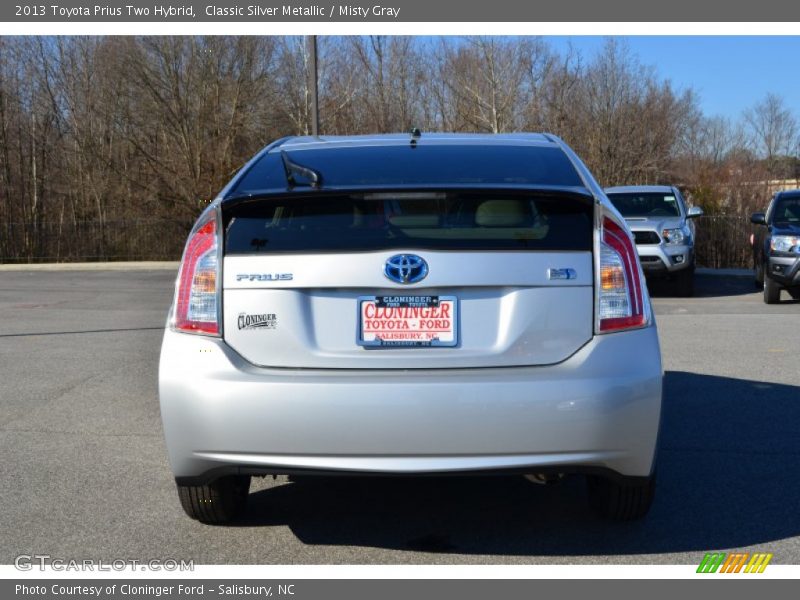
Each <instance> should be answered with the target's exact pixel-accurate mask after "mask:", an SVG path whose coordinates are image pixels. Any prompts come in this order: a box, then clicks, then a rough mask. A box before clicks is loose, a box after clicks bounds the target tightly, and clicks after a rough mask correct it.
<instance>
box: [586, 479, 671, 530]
mask: <svg viewBox="0 0 800 600" xmlns="http://www.w3.org/2000/svg"><path fill="white" fill-rule="evenodd" d="M586 483H587V490H588V494H589V504H590V505H591V507H592V508H593V509H594V511H595V512H596V513H597V514H598V515H600V516H601V517H603V518H604V519H609V520H611V521H635V520H637V519H641V518H643V517H644V516H645V515H646V514H647V513H648V511H649V510H650V506H651V505H652V504H653V499H654V498H655V494H656V476H655V474H653V475H652V476H650V477H642V478H636V479H634V480H624V479H623V480H619V481H618V480H614V479H609V478H607V477H601V476H597V475H589V476H587V478H586Z"/></svg>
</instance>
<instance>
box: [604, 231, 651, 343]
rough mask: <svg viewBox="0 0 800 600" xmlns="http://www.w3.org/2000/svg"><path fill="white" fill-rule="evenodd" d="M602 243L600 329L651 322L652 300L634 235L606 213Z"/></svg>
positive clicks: (641, 324) (610, 329) (619, 329)
mask: <svg viewBox="0 0 800 600" xmlns="http://www.w3.org/2000/svg"><path fill="white" fill-rule="evenodd" d="M598 246H599V247H598V254H599V261H598V263H599V272H598V277H597V279H598V280H597V282H596V285H597V305H596V306H597V313H596V319H597V321H596V325H595V331H596V333H612V332H616V331H624V330H626V329H637V328H639V327H645V326H647V325H648V324H649V321H650V302H649V298H648V296H647V288H646V287H645V284H644V278H643V276H642V273H641V271H640V269H639V260H638V257H637V254H636V246H634V244H633V241H632V240H631V236H630V235H629V234H628V232H627V231H626V230H625V229H623V227H622V226H620V225H619V224H618V223H616V222H615V221H614V220H613V219H610V218H609V217H604V218H603V228H602V234H601V237H600V240H599V244H598Z"/></svg>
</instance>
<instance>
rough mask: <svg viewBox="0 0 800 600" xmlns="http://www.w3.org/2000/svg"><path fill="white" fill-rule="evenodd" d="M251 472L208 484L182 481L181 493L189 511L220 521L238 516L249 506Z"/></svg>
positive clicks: (201, 518) (204, 519)
mask: <svg viewBox="0 0 800 600" xmlns="http://www.w3.org/2000/svg"><path fill="white" fill-rule="evenodd" d="M249 491H250V476H249V475H226V476H225V477H220V478H219V479H217V480H215V481H212V482H211V483H208V484H206V485H178V497H179V498H180V500H181V506H182V507H183V510H184V511H186V514H187V515H189V516H190V517H192V518H193V519H196V520H198V521H200V522H201V523H209V524H213V525H220V524H223V523H228V522H230V521H232V520H234V519H235V518H236V517H238V516H239V515H241V514H242V513H243V512H244V509H245V507H246V506H247V494H248V492H249Z"/></svg>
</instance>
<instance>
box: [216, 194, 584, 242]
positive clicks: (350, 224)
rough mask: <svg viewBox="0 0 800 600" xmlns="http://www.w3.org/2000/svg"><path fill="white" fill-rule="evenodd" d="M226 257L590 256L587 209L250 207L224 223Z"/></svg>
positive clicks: (311, 202) (500, 198)
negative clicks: (426, 252) (402, 253)
mask: <svg viewBox="0 0 800 600" xmlns="http://www.w3.org/2000/svg"><path fill="white" fill-rule="evenodd" d="M225 222H226V229H225V250H226V253H227V254H229V255H230V254H260V253H264V254H273V253H282V252H337V251H340V252H341V251H362V250H382V249H389V248H423V249H446V250H576V251H577V250H591V247H592V204H591V202H590V201H589V200H588V199H587V198H585V197H581V196H572V195H554V194H545V195H541V194H531V193H526V194H513V193H501V194H487V193H480V194H471V193H461V192H457V193H451V192H447V193H445V192H441V193H440V192H437V193H430V192H425V193H392V192H387V193H375V194H369V193H365V194H347V195H321V194H314V195H307V196H298V195H293V196H292V197H289V198H270V199H263V200H258V201H250V202H248V203H247V204H242V205H238V206H236V207H234V208H232V209H229V210H228V212H227V213H226V217H225Z"/></svg>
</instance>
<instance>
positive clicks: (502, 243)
mask: <svg viewBox="0 0 800 600" xmlns="http://www.w3.org/2000/svg"><path fill="white" fill-rule="evenodd" d="M661 388H662V366H661V355H660V351H659V343H658V335H657V332H656V326H655V321H654V318H653V314H652V310H651V305H650V298H649V296H648V293H647V288H646V286H645V280H644V277H643V273H642V270H641V267H640V265H639V262H638V260H637V254H636V247H635V245H634V242H633V238H632V236H631V233H630V231H629V229H628V227H627V225H626V224H625V220H624V219H623V217H622V216H621V215H620V214H619V212H618V211H617V210H616V209H615V208H614V206H613V205H612V204H611V203H610V202H609V201H608V199H607V198H606V196H605V194H604V193H603V190H602V189H601V188H600V186H599V185H598V184H597V182H596V181H595V180H594V178H593V177H592V175H591V173H590V172H589V171H588V169H587V168H586V167H585V166H584V164H583V163H582V162H581V160H580V159H579V158H578V157H577V156H576V155H575V153H574V152H573V151H572V150H571V149H570V148H569V147H568V146H567V145H566V144H565V143H564V142H563V141H561V140H560V139H558V138H557V137H555V136H552V135H549V134H509V135H449V134H427V133H420V132H419V131H418V130H414V131H412V132H411V133H410V134H409V135H378V136H356V137H328V136H324V137H314V138H311V137H297V138H284V139H281V140H278V141H276V142H274V143H273V144H271V145H269V146H267V147H266V148H264V149H263V150H262V151H261V152H259V153H258V154H257V155H256V156H255V157H254V158H253V159H252V160H251V161H250V162H249V163H248V164H247V165H246V166H245V167H244V168H242V170H241V171H240V172H239V173H238V174H237V175H236V176H235V177H234V178H233V180H232V181H231V182H230V183H229V184H228V185H227V186H226V187H225V188H224V189H223V190H222V192H221V193H220V194H219V195H218V196H217V198H216V199H215V200H214V201H213V202H212V203H211V205H210V206H209V207H208V208H207V209H206V210H205V211H204V212H203V214H202V215H201V216H200V218H199V219H198V221H197V224H196V225H195V227H194V229H193V230H192V232H191V234H190V236H189V239H188V242H187V243H186V249H185V251H184V254H183V260H182V263H181V267H180V272H179V275H178V280H177V284H176V290H175V299H174V302H173V305H172V309H171V313H170V317H169V323H168V326H167V328H166V331H165V334H164V340H163V346H162V350H161V365H160V371H159V390H160V401H161V414H162V418H163V423H164V433H165V436H166V443H167V449H168V452H169V459H170V464H171V467H172V470H173V472H174V475H175V481H176V483H177V487H178V494H179V497H180V501H181V504H182V506H183V508H184V509H185V511H186V512H187V513H188V514H189V516H191V517H193V518H195V519H199V520H200V521H203V522H207V523H223V522H227V521H229V520H231V519H233V518H235V517H236V516H237V515H239V514H240V513H241V512H242V510H243V509H244V508H245V505H246V501H247V495H248V490H249V487H250V480H251V477H253V476H265V475H275V474H289V475H297V474H304V475H316V474H319V475H326V474H332V473H337V474H349V475H387V474H391V475H401V474H407V475H414V474H429V475H430V474H437V475H458V474H470V475H474V474H484V473H485V474H496V473H507V474H522V475H526V476H527V477H528V478H529V479H531V480H533V481H537V482H551V481H557V480H559V479H560V478H561V477H563V476H564V475H576V474H577V475H583V476H585V477H586V480H587V483H588V486H587V489H588V495H589V500H590V502H591V504H592V505H593V506H594V508H595V509H596V510H597V511H598V512H599V514H601V515H603V516H605V517H608V518H612V519H635V518H639V517H641V516H643V515H644V514H645V513H646V512H647V511H648V509H649V508H650V505H651V502H652V500H653V495H654V490H655V460H656V447H657V438H658V431H659V420H660V414H661V392H662V390H661Z"/></svg>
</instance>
